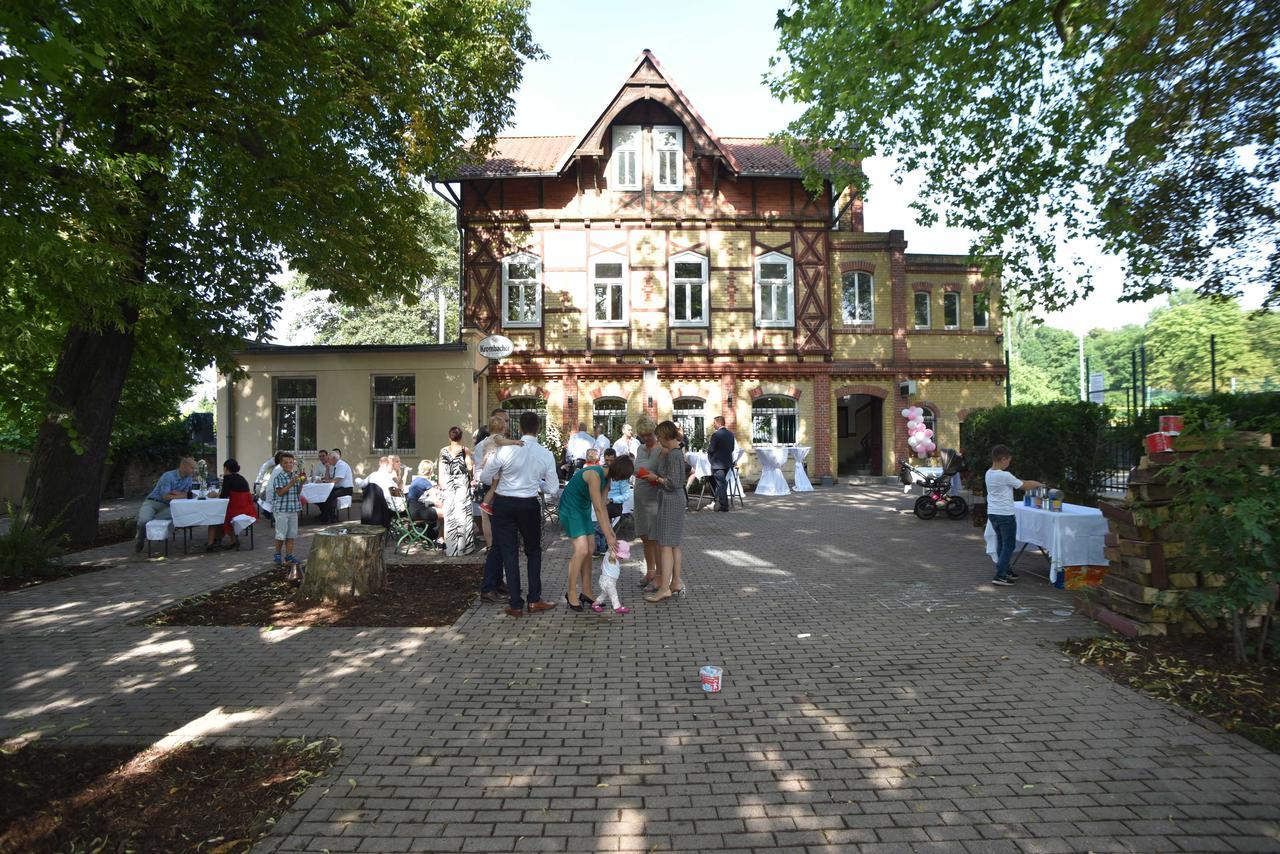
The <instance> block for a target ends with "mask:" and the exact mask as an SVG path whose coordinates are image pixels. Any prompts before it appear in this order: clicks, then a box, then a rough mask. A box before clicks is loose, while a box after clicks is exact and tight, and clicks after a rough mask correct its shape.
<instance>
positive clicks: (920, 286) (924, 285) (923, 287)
mask: <svg viewBox="0 0 1280 854" xmlns="http://www.w3.org/2000/svg"><path fill="white" fill-rule="evenodd" d="M911 290H913V291H932V290H933V283H932V282H912V283H911Z"/></svg>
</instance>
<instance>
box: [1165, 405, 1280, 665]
mask: <svg viewBox="0 0 1280 854" xmlns="http://www.w3.org/2000/svg"><path fill="white" fill-rule="evenodd" d="M1231 433H1232V431H1231V430H1230V428H1225V427H1224V428H1217V429H1211V430H1207V431H1205V435H1206V436H1208V437H1209V438H1222V439H1229V437H1230V436H1231ZM1169 483H1170V485H1171V486H1172V487H1173V488H1174V489H1175V490H1176V498H1175V499H1174V502H1173V505H1172V508H1171V510H1172V516H1171V519H1170V523H1171V524H1174V525H1176V526H1177V527H1178V531H1179V532H1180V533H1181V534H1182V536H1183V539H1184V542H1185V543H1186V549H1187V554H1188V555H1189V556H1191V557H1192V558H1194V559H1197V560H1198V561H1199V562H1200V568H1201V569H1203V570H1206V571H1210V570H1211V571H1212V572H1214V573H1216V574H1217V575H1219V576H1221V578H1222V579H1223V585H1222V586H1221V587H1210V588H1202V589H1196V590H1190V591H1187V592H1186V593H1185V594H1184V602H1185V604H1186V605H1187V607H1188V608H1190V609H1191V610H1192V612H1193V613H1195V614H1197V615H1198V616H1199V617H1200V618H1201V619H1202V620H1205V619H1208V620H1218V619H1224V620H1226V622H1227V624H1228V625H1229V626H1230V627H1231V633H1232V638H1233V641H1234V646H1235V654H1236V660H1237V661H1241V662H1245V661H1248V660H1250V658H1252V659H1253V660H1255V661H1259V662H1260V661H1262V660H1263V659H1264V658H1265V657H1266V653H1267V635H1268V632H1269V629H1270V623H1271V619H1272V615H1273V614H1274V612H1275V604H1276V589H1275V583H1276V578H1277V575H1276V573H1277V572H1280V536H1278V534H1280V530H1278V529H1277V527H1276V520H1277V519H1280V470H1277V468H1276V466H1275V454H1274V453H1273V452H1272V451H1271V450H1270V449H1260V448H1256V447H1243V448H1228V449H1226V450H1216V451H1202V452H1200V453H1198V454H1196V456H1195V457H1194V458H1192V459H1191V460H1190V461H1189V462H1188V463H1187V464H1185V465H1180V466H1178V467H1177V468H1176V469H1175V470H1174V471H1173V473H1172V474H1171V475H1170V478H1169ZM1255 615H1260V616H1261V619H1262V623H1263V624H1262V629H1261V631H1260V632H1259V633H1258V638H1257V643H1256V646H1255V647H1254V648H1253V649H1250V648H1249V646H1248V644H1247V638H1248V622H1249V619H1250V618H1251V617H1253V616H1255Z"/></svg>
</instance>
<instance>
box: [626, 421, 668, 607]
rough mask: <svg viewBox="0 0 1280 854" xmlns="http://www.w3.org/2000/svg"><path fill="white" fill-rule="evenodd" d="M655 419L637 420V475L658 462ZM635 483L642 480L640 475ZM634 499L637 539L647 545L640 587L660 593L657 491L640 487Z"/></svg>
mask: <svg viewBox="0 0 1280 854" xmlns="http://www.w3.org/2000/svg"><path fill="white" fill-rule="evenodd" d="M654 426H655V425H654V423H653V419H652V418H650V417H649V416H647V415H642V416H640V417H639V418H638V419H636V426H635V434H636V439H637V440H638V441H639V445H638V446H637V447H636V471H637V472H639V471H640V469H645V470H650V469H652V468H653V466H654V464H655V463H656V462H657V459H658V452H659V451H661V450H662V448H660V447H659V446H658V440H657V439H655V438H654V435H653V430H654ZM636 480H637V481H639V480H643V478H641V477H640V476H639V475H638V474H637V475H636ZM637 487H638V488H637V489H636V490H635V491H633V492H632V493H631V494H632V495H633V496H634V501H635V508H634V509H633V510H632V517H631V518H632V519H633V520H634V522H635V527H636V536H637V537H639V538H640V542H641V543H643V544H644V581H642V582H640V587H641V588H643V589H644V590H646V591H647V592H649V593H652V592H653V591H654V590H657V589H658V541H657V540H655V539H654V538H653V528H654V522H655V521H656V517H657V515H658V490H656V489H654V488H653V487H652V486H649V485H648V484H647V483H638V484H637Z"/></svg>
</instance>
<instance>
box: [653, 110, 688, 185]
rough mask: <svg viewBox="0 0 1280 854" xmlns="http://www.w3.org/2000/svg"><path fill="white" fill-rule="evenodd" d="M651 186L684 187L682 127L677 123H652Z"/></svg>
mask: <svg viewBox="0 0 1280 854" xmlns="http://www.w3.org/2000/svg"><path fill="white" fill-rule="evenodd" d="M653 188H654V189H655V190H683V189H684V128H682V127H680V126H679V125H654V128H653Z"/></svg>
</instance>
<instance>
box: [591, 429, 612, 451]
mask: <svg viewBox="0 0 1280 854" xmlns="http://www.w3.org/2000/svg"><path fill="white" fill-rule="evenodd" d="M595 443H596V450H597V451H599V452H600V458H601V459H604V452H605V451H607V450H609V449H610V448H612V447H613V443H612V442H610V441H609V437H608V436H606V435H605V434H604V427H603V426H600V427H597V428H596V438H595Z"/></svg>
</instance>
